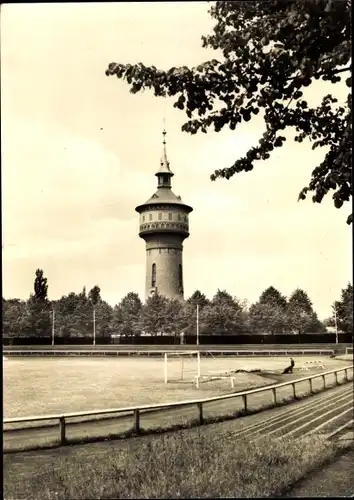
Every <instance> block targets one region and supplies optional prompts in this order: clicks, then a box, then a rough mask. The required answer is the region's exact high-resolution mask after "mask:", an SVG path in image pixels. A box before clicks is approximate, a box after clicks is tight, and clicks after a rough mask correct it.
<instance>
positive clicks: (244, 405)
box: [242, 394, 247, 413]
mask: <svg viewBox="0 0 354 500" xmlns="http://www.w3.org/2000/svg"><path fill="white" fill-rule="evenodd" d="M242 399H243V409H244V410H245V413H247V395H246V394H244V395H243V396H242Z"/></svg>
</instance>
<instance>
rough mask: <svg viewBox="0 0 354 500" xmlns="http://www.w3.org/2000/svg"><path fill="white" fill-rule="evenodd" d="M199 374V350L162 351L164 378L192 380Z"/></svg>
mask: <svg viewBox="0 0 354 500" xmlns="http://www.w3.org/2000/svg"><path fill="white" fill-rule="evenodd" d="M199 376H200V353H199V351H169V352H165V353H164V380H165V384H168V383H169V382H181V381H192V380H194V379H195V377H199Z"/></svg>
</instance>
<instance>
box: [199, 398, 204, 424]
mask: <svg viewBox="0 0 354 500" xmlns="http://www.w3.org/2000/svg"><path fill="white" fill-rule="evenodd" d="M198 414H199V425H203V424H204V418H203V403H198Z"/></svg>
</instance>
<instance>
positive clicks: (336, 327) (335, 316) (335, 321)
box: [333, 306, 338, 344]
mask: <svg viewBox="0 0 354 500" xmlns="http://www.w3.org/2000/svg"><path fill="white" fill-rule="evenodd" d="M333 310H334V326H335V329H336V344H338V325H337V310H336V306H334V307H333Z"/></svg>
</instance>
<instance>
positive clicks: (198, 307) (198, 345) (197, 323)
mask: <svg viewBox="0 0 354 500" xmlns="http://www.w3.org/2000/svg"><path fill="white" fill-rule="evenodd" d="M197 345H198V346H199V304H197Z"/></svg>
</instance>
